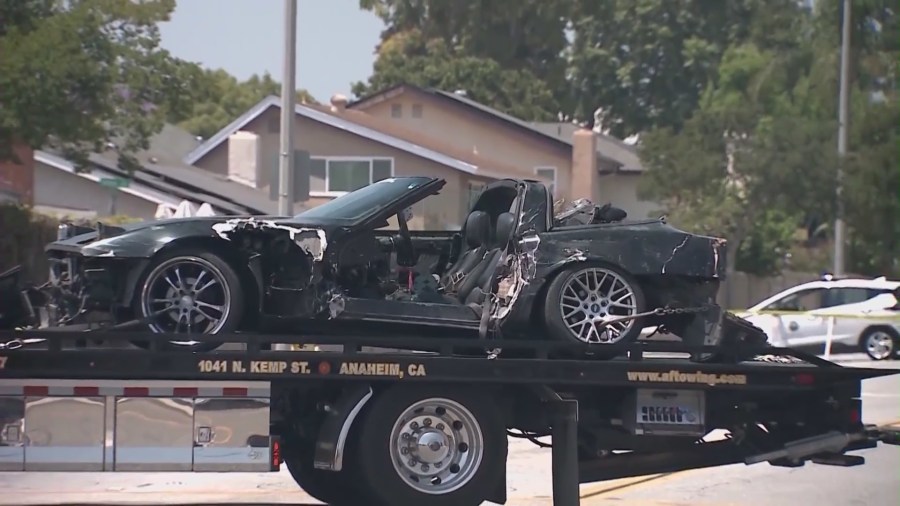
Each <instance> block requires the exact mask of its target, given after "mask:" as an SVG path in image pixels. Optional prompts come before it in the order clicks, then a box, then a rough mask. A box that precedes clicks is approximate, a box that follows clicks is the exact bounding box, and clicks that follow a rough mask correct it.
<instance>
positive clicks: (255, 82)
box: [170, 70, 316, 138]
mask: <svg viewBox="0 0 900 506" xmlns="http://www.w3.org/2000/svg"><path fill="white" fill-rule="evenodd" d="M195 95H196V99H195V102H194V103H193V107H192V109H191V114H190V115H189V116H188V117H186V118H183V117H178V116H175V115H170V121H172V122H174V123H176V124H178V125H179V126H180V127H182V128H184V129H185V130H187V131H189V132H191V133H193V134H194V135H199V136H201V137H204V138H209V137H211V136H212V135H213V134H215V133H216V132H218V131H219V130H221V129H222V128H224V127H225V125H227V124H228V123H230V122H231V121H233V120H234V119H235V118H237V117H238V116H240V115H241V114H244V113H245V112H247V110H248V109H250V108H251V107H253V106H254V105H256V103H257V102H259V101H260V100H262V99H263V98H265V97H267V96H269V95H279V96H280V95H281V84H280V83H279V82H278V81H275V80H274V79H272V76H271V75H269V74H268V73H266V74H263V75H262V77H260V76H256V75H253V76H251V77H250V78H249V79H247V80H246V81H238V80H237V79H236V78H235V77H234V76H232V75H230V74H229V73H228V72H226V71H224V70H205V71H203V73H202V76H201V78H200V79H199V80H198V82H197V88H196V90H195ZM297 102H306V103H316V101H315V99H313V97H312V95H310V94H309V92H307V91H306V90H297ZM176 112H177V111H176Z"/></svg>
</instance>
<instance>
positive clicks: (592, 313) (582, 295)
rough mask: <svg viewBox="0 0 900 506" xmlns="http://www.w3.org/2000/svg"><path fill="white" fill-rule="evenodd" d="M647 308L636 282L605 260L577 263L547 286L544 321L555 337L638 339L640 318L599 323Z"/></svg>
mask: <svg viewBox="0 0 900 506" xmlns="http://www.w3.org/2000/svg"><path fill="white" fill-rule="evenodd" d="M644 311H646V299H645V298H644V292H643V290H642V289H641V286H640V285H639V284H638V282H637V281H636V280H635V279H634V277H632V276H631V275H629V274H628V273H626V272H624V271H622V270H621V269H618V268H615V267H612V266H609V265H605V264H579V265H574V266H572V267H569V268H567V269H565V270H563V271H562V272H560V273H559V274H558V275H557V276H556V277H555V278H554V279H553V280H552V281H551V282H550V285H549V286H548V288H547V297H546V299H545V301H544V323H545V324H546V326H547V330H548V331H549V332H550V333H551V334H552V335H553V336H554V337H555V338H557V339H563V340H567V341H572V342H576V343H587V344H593V345H608V344H617V343H624V342H629V341H633V340H635V339H637V337H638V336H639V335H640V333H641V329H642V328H643V325H642V322H641V320H642V319H641V318H635V319H625V320H618V321H614V322H613V323H610V324H609V325H607V326H605V327H600V325H601V324H602V323H605V322H609V321H610V320H615V319H617V318H619V317H627V316H633V315H635V314H637V313H642V312H644Z"/></svg>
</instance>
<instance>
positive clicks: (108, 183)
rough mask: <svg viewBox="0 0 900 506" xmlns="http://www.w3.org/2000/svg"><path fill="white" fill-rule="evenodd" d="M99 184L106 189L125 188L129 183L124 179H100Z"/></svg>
mask: <svg viewBox="0 0 900 506" xmlns="http://www.w3.org/2000/svg"><path fill="white" fill-rule="evenodd" d="M100 184H101V185H103V186H105V187H107V188H127V187H128V185H129V184H130V181H128V180H127V179H125V178H124V177H104V178H101V179H100Z"/></svg>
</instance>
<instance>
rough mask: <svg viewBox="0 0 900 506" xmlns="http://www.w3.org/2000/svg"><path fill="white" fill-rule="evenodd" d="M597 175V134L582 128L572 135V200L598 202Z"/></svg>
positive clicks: (598, 183) (598, 178)
mask: <svg viewBox="0 0 900 506" xmlns="http://www.w3.org/2000/svg"><path fill="white" fill-rule="evenodd" d="M599 180H600V176H599V174H598V173H597V134H596V133H594V131H593V130H588V129H586V128H582V129H579V130H576V131H575V133H574V134H572V182H571V185H570V186H571V191H570V192H569V193H570V199H571V200H577V199H589V200H591V201H593V202H596V201H597V199H598V197H599V195H600V181H599Z"/></svg>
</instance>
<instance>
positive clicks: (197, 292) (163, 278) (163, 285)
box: [141, 256, 232, 345]
mask: <svg viewBox="0 0 900 506" xmlns="http://www.w3.org/2000/svg"><path fill="white" fill-rule="evenodd" d="M231 297H232V294H231V288H230V287H229V286H228V283H226V281H225V276H224V275H223V274H222V271H220V270H219V269H218V268H217V267H216V266H215V265H213V264H211V263H210V262H208V261H206V260H204V259H202V258H198V257H187V256H184V257H175V258H172V259H169V260H166V261H165V262H163V263H161V264H159V265H158V266H156V268H154V269H153V271H151V272H150V274H149V275H148V276H147V280H146V281H145V282H144V286H143V290H142V292H141V311H142V313H143V316H144V317H147V316H149V315H152V314H155V313H159V314H157V316H156V317H154V318H153V319H152V320H151V322H150V323H149V327H150V329H151V330H152V331H153V332H156V333H163V332H173V333H187V334H214V333H215V332H217V331H219V329H221V328H222V326H223V325H224V324H225V321H226V320H227V319H228V314H229V312H230V307H231ZM173 343H175V344H182V345H191V344H195V343H196V341H173Z"/></svg>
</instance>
